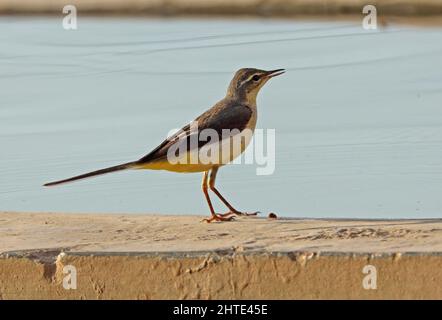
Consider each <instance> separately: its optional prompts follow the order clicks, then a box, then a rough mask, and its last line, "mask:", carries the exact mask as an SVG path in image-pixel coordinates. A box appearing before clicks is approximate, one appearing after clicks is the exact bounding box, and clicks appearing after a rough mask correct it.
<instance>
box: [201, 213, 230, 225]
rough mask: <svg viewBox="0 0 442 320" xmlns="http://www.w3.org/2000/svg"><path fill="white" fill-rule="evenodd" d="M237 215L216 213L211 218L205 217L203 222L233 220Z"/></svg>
mask: <svg viewBox="0 0 442 320" xmlns="http://www.w3.org/2000/svg"><path fill="white" fill-rule="evenodd" d="M233 220H235V217H234V216H233V215H231V214H230V215H223V214H214V215H212V216H211V217H210V218H206V219H203V220H202V221H201V222H207V223H210V222H212V221H233Z"/></svg>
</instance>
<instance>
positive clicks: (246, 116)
mask: <svg viewBox="0 0 442 320" xmlns="http://www.w3.org/2000/svg"><path fill="white" fill-rule="evenodd" d="M284 72H285V70H284V69H277V70H271V71H265V70H259V69H253V68H243V69H240V70H238V71H237V72H236V73H235V75H234V77H233V79H232V81H231V82H230V85H229V87H228V89H227V94H226V96H225V97H224V99H222V100H221V101H219V102H218V103H216V104H215V105H214V106H213V107H212V108H210V109H209V110H207V111H206V112H204V113H203V114H202V115H200V116H199V117H198V118H196V119H195V120H194V122H192V123H191V124H188V125H186V126H184V127H183V128H182V129H181V130H180V131H178V132H177V133H175V134H174V135H172V136H170V137H168V138H167V139H166V140H164V141H163V142H162V143H161V144H160V145H159V146H158V147H156V148H155V149H153V150H152V151H151V152H150V153H149V154H147V155H146V156H144V157H142V158H141V159H139V160H137V161H132V162H128V163H124V164H120V165H118V166H113V167H109V168H105V169H101V170H97V171H93V172H89V173H85V174H82V175H79V176H75V177H72V178H68V179H64V180H60V181H55V182H49V183H46V184H45V185H44V186H55V185H58V184H63V183H67V182H72V181H75V180H80V179H85V178H89V177H93V176H98V175H101V174H105V173H109V172H115V171H121V170H126V169H151V170H168V171H174V172H203V181H202V189H203V192H204V196H205V198H206V200H207V203H208V205H209V209H210V213H211V217H210V218H209V219H204V221H207V222H211V221H229V220H232V219H233V217H234V216H235V215H256V212H254V213H243V212H240V211H238V210H236V209H235V208H234V207H233V206H232V205H231V204H230V203H229V202H228V201H227V200H226V199H225V198H224V197H223V196H222V195H221V193H220V192H219V191H218V190H217V189H216V188H215V179H216V174H217V172H218V169H219V168H220V167H221V166H223V165H225V164H227V163H229V162H231V161H232V160H233V159H235V158H236V157H238V156H239V155H240V154H241V153H242V152H244V150H245V149H246V147H247V145H248V144H249V142H250V140H251V138H252V135H253V132H254V130H255V127H256V119H257V108H256V97H257V95H258V92H259V90H260V89H261V88H262V87H263V86H264V84H265V83H266V82H267V81H268V80H269V79H270V78H273V77H275V76H278V75H281V74H283V73H284ZM207 132H208V133H214V134H215V136H214V135H213V134H212V135H209V136H210V139H208V138H207V136H206V135H207ZM226 133H227V134H226ZM203 134H204V135H205V138H202V135H203ZM195 138H196V143H193V144H192V141H195ZM238 138H239V139H238ZM182 150H184V152H181V154H180V152H178V156H177V151H182ZM202 153H204V154H205V156H206V158H204V159H203V157H200V156H201V154H202ZM207 157H208V158H210V159H209V160H211V161H207ZM172 158H173V159H172ZM214 159H215V160H216V161H213V160H214ZM172 160H173V161H172ZM209 188H210V190H212V191H213V192H214V193H215V194H216V195H217V196H218V198H219V199H220V200H221V201H222V202H223V203H224V204H225V205H226V206H227V208H228V209H229V212H227V213H224V214H217V213H215V210H214V209H213V206H212V202H211V200H210V197H209V193H208V190H209Z"/></svg>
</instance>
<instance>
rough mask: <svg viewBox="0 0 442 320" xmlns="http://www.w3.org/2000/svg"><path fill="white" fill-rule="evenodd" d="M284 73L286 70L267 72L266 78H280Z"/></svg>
mask: <svg viewBox="0 0 442 320" xmlns="http://www.w3.org/2000/svg"><path fill="white" fill-rule="evenodd" d="M283 73H285V70H284V69H276V70H271V71H267V75H266V76H267V77H268V78H273V77H276V76H279V75H281V74H283Z"/></svg>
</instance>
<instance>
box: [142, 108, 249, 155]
mask: <svg viewBox="0 0 442 320" xmlns="http://www.w3.org/2000/svg"><path fill="white" fill-rule="evenodd" d="M251 117H252V110H251V109H250V107H248V106H246V105H243V104H238V103H234V102H230V103H229V102H228V103H218V104H216V105H215V106H214V107H212V108H211V109H209V110H208V111H206V112H205V113H203V114H202V115H200V116H199V117H198V118H196V119H195V121H194V123H192V124H188V125H186V126H185V127H183V128H182V129H181V130H180V131H178V132H177V133H175V134H174V135H172V136H171V137H168V138H167V139H166V140H164V141H163V142H162V143H161V144H160V145H159V146H158V147H156V148H155V149H154V150H152V151H151V152H150V153H149V154H147V155H146V156H144V157H143V158H141V159H140V160H138V161H137V163H138V164H143V163H147V162H151V161H154V160H158V159H164V158H165V157H167V151H168V150H169V148H170V147H171V146H172V145H175V144H176V143H180V144H181V143H182V144H185V145H186V149H187V151H190V150H192V148H195V147H198V148H201V147H202V146H204V145H205V144H207V143H210V142H211V141H210V140H208V141H202V140H200V139H199V134H200V132H201V131H202V130H204V129H212V130H215V131H216V132H217V133H218V138H219V140H221V139H222V135H223V129H227V130H234V129H237V130H239V131H240V132H241V131H243V130H244V129H245V128H246V127H247V124H248V123H249V121H250V118H251ZM192 138H196V141H198V144H197V145H195V146H194V145H193V144H192V143H189V141H192Z"/></svg>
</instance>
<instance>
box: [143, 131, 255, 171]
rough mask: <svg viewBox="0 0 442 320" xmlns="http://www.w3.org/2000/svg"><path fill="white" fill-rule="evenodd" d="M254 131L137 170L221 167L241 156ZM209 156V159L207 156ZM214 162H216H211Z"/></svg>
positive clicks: (208, 168)
mask: <svg viewBox="0 0 442 320" xmlns="http://www.w3.org/2000/svg"><path fill="white" fill-rule="evenodd" d="M252 135H253V131H251V132H250V133H248V134H244V135H242V136H241V134H239V135H236V136H234V137H232V138H230V139H225V140H221V141H220V142H218V143H213V144H207V145H205V146H203V147H202V148H199V149H195V150H191V151H188V152H182V153H181V154H179V156H178V157H175V158H174V159H173V161H170V160H168V158H164V159H158V160H153V161H151V162H148V163H143V164H141V165H138V166H136V167H135V169H149V170H167V171H173V172H188V173H191V172H204V171H208V170H210V169H212V168H213V167H220V166H223V165H226V164H228V163H229V162H231V161H233V160H234V159H235V158H237V157H238V156H240V155H241V154H242V153H243V152H244V150H245V149H246V148H247V146H248V145H249V143H250V141H251V139H252ZM208 154H209V156H208V157H207V155H208ZM211 159H212V160H214V161H211Z"/></svg>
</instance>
